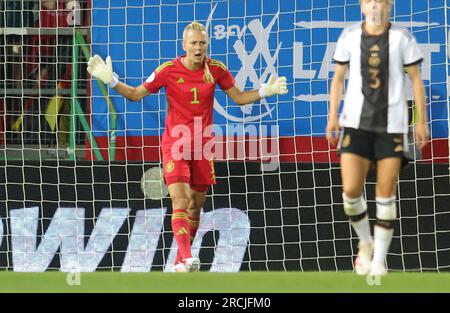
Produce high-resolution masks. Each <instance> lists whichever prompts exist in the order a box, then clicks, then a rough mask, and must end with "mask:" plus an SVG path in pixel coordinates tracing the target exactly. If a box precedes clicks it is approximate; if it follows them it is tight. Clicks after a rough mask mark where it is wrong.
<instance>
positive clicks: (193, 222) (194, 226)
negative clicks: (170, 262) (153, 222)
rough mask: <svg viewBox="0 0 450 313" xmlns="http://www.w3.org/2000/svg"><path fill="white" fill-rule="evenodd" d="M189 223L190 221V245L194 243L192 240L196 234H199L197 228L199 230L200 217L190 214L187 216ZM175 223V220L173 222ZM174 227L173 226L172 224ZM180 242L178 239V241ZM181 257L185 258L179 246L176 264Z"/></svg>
mask: <svg viewBox="0 0 450 313" xmlns="http://www.w3.org/2000/svg"><path fill="white" fill-rule="evenodd" d="M187 220H188V223H189V235H190V238H189V239H190V240H189V241H190V242H189V247H190V245H191V244H192V242H193V241H194V238H195V235H196V234H197V230H198V224H199V220H200V219H199V218H193V217H190V216H188V218H187ZM172 221H173V217H172ZM172 223H173V222H172ZM172 227H173V226H172ZM177 243H178V241H177ZM181 259H184V258H183V257H182V256H181V249H180V248H179V246H178V251H177V258H176V259H175V264H177V263H178V262H180V261H181Z"/></svg>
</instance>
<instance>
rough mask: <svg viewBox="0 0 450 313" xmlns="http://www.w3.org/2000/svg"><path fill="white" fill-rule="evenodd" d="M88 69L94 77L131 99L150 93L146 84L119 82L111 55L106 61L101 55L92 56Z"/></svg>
mask: <svg viewBox="0 0 450 313" xmlns="http://www.w3.org/2000/svg"><path fill="white" fill-rule="evenodd" d="M87 71H88V72H89V74H91V75H92V76H93V77H95V78H97V79H99V80H101V81H102V82H103V83H105V84H106V85H109V86H110V87H111V88H114V89H115V90H116V91H117V92H118V93H120V94H121V95H122V96H124V97H125V98H127V99H129V100H131V101H139V100H141V99H142V98H144V97H145V96H147V95H148V94H150V92H149V91H148V90H147V89H146V88H145V87H144V85H140V86H138V87H132V86H129V85H127V84H125V83H121V82H119V79H118V78H117V76H115V75H114V73H113V69H112V61H111V57H109V56H108V57H107V58H106V63H105V62H104V61H103V59H102V58H101V57H100V56H99V55H95V56H94V57H91V58H90V59H89V62H88V68H87Z"/></svg>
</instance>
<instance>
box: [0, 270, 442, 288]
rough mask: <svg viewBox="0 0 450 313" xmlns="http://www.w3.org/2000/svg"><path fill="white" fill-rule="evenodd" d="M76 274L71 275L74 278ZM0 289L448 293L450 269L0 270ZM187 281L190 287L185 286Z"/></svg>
mask: <svg viewBox="0 0 450 313" xmlns="http://www.w3.org/2000/svg"><path fill="white" fill-rule="evenodd" d="M74 278H75V277H74V276H70V277H69V281H72V282H74V281H76V279H74ZM0 281H1V284H0V292H68V293H72V292H75V293H78V292H100V293H103V292H105V293H108V292H134V293H139V292H153V293H184V292H191V293H301V292H313V293H319V292H320V293H323V292H325V293H328V292H333V293H334V292H339V293H342V292H344V293H378V292H382V293H386V292H389V293H391V292H400V293H402V292H408V293H415V292H421V293H427V292H433V293H449V292H450V273H430V272H427V273H417V272H414V273H397V272H393V273H389V274H388V275H387V276H385V277H381V279H380V280H379V281H378V282H377V281H374V282H372V284H369V283H368V282H367V279H366V277H364V276H357V275H356V274H355V273H351V272H338V273H336V272H239V273H211V272H200V273H162V272H150V273H120V272H96V273H81V274H80V276H79V282H80V284H79V285H69V284H68V283H67V273H61V272H45V273H15V272H0ZM186 286H189V289H188V290H186Z"/></svg>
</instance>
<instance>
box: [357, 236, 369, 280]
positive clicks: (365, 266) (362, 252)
mask: <svg viewBox="0 0 450 313" xmlns="http://www.w3.org/2000/svg"><path fill="white" fill-rule="evenodd" d="M372 253H373V242H372V241H369V242H364V243H362V242H360V243H359V244H358V256H357V257H356V259H355V272H356V274H358V275H367V274H368V273H369V271H370V268H371V263H372Z"/></svg>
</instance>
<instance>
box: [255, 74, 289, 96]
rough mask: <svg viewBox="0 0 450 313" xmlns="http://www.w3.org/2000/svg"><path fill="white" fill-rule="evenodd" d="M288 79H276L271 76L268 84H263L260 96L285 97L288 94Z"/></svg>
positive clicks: (283, 77)
mask: <svg viewBox="0 0 450 313" xmlns="http://www.w3.org/2000/svg"><path fill="white" fill-rule="evenodd" d="M287 92H288V90H287V84H286V77H285V76H282V77H278V78H276V79H275V76H274V75H270V78H269V81H268V82H267V84H261V88H259V96H260V97H261V98H265V97H270V96H273V95H285V94H287Z"/></svg>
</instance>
